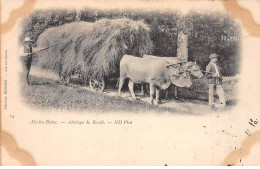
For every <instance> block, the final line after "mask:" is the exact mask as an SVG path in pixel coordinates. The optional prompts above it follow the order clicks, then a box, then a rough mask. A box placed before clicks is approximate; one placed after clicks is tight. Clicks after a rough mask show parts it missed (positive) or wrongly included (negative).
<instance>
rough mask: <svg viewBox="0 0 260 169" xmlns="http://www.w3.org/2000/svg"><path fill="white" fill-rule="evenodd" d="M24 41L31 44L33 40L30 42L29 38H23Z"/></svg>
mask: <svg viewBox="0 0 260 169" xmlns="http://www.w3.org/2000/svg"><path fill="white" fill-rule="evenodd" d="M24 41H25V42H33V40H32V39H31V38H30V37H25V38H24Z"/></svg>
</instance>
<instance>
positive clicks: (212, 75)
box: [206, 53, 226, 108]
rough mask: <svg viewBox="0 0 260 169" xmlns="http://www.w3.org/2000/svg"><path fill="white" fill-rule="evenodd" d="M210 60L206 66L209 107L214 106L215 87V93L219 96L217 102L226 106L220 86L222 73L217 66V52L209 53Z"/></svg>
mask: <svg viewBox="0 0 260 169" xmlns="http://www.w3.org/2000/svg"><path fill="white" fill-rule="evenodd" d="M209 58H210V62H209V64H208V66H207V67H206V72H207V73H206V77H207V78H208V81H209V106H210V107H211V108H213V107H214V89H216V93H217V95H218V97H219V102H220V104H221V107H225V106H226V100H225V93H224V90H223V88H222V85H221V84H222V79H223V78H222V74H221V71H220V68H219V65H218V63H217V61H218V55H217V54H215V53H214V54H210V56H209Z"/></svg>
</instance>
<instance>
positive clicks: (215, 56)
mask: <svg viewBox="0 0 260 169" xmlns="http://www.w3.org/2000/svg"><path fill="white" fill-rule="evenodd" d="M217 57H218V55H217V54H216V53H212V54H210V56H209V58H210V59H212V58H217Z"/></svg>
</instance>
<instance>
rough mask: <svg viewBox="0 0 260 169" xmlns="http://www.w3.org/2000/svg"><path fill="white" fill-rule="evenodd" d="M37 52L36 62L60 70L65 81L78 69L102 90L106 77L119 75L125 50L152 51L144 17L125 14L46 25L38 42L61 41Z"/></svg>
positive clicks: (84, 77) (136, 52) (142, 52)
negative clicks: (134, 17)
mask: <svg viewBox="0 0 260 169" xmlns="http://www.w3.org/2000/svg"><path fill="white" fill-rule="evenodd" d="M61 42H62V44H60V45H57V46H56V47H55V48H49V49H48V50H46V51H43V52H40V53H39V54H38V57H39V58H38V65H39V66H40V67H42V68H43V69H50V70H53V71H55V72H56V73H58V74H59V76H60V78H61V80H62V81H64V82H68V81H69V79H70V77H71V76H72V75H73V74H75V73H76V72H80V74H81V76H82V78H83V79H84V80H85V81H89V82H90V85H91V87H92V88H93V89H96V90H103V89H104V86H105V80H104V79H105V78H109V77H118V76H119V63H120V60H121V58H122V57H123V55H124V54H130V55H134V56H137V57H142V56H143V55H144V54H151V51H152V48H153V43H152V40H151V38H150V28H149V27H148V25H146V24H145V23H144V22H143V21H133V20H131V19H127V18H121V19H113V20H110V19H101V20H98V21H96V22H95V23H89V22H77V23H69V24H65V25H62V26H59V27H54V28H49V29H47V30H46V31H44V32H43V33H42V34H41V35H40V36H39V38H38V41H37V46H39V47H44V46H50V45H53V44H57V43H61Z"/></svg>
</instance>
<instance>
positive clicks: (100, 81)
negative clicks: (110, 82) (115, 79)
mask: <svg viewBox="0 0 260 169" xmlns="http://www.w3.org/2000/svg"><path fill="white" fill-rule="evenodd" d="M89 86H90V88H91V89H92V90H93V91H97V92H103V91H104V89H105V80H104V78H103V77H91V78H90V79H89Z"/></svg>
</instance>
